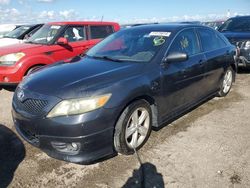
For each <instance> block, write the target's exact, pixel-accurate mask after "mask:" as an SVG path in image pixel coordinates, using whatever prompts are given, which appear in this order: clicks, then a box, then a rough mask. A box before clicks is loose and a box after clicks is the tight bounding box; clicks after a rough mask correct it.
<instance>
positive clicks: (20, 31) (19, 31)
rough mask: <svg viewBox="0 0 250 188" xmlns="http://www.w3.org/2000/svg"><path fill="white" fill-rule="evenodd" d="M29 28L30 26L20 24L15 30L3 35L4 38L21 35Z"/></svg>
mask: <svg viewBox="0 0 250 188" xmlns="http://www.w3.org/2000/svg"><path fill="white" fill-rule="evenodd" d="M30 28H31V26H21V27H18V28H16V29H15V30H13V31H11V32H9V33H7V34H6V35H4V38H14V39H16V38H19V37H20V36H21V35H23V34H24V33H25V32H26V31H28V30H29V29H30Z"/></svg>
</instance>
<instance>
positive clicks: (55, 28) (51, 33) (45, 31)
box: [26, 25, 62, 44]
mask: <svg viewBox="0 0 250 188" xmlns="http://www.w3.org/2000/svg"><path fill="white" fill-rule="evenodd" d="M61 29H62V26H60V25H44V26H43V27H42V28H41V29H39V30H38V31H37V32H36V33H35V34H34V35H32V36H31V37H30V38H29V39H28V40H27V41H26V43H33V44H50V43H51V42H52V41H53V40H54V39H55V38H56V36H57V35H58V33H59V31H60V30H61Z"/></svg>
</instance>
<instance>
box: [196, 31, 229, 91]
mask: <svg viewBox="0 0 250 188" xmlns="http://www.w3.org/2000/svg"><path fill="white" fill-rule="evenodd" d="M197 30H198V33H199V36H200V41H201V44H202V49H203V52H204V54H205V56H206V59H207V61H206V63H205V69H206V72H205V81H206V86H205V87H204V90H206V92H207V93H212V92H215V91H216V90H218V88H219V86H220V79H221V77H222V75H223V72H224V68H225V67H226V66H227V64H228V62H229V61H230V58H231V54H230V52H229V48H228V46H227V44H226V42H225V41H224V40H223V39H222V38H221V37H220V36H219V35H218V34H217V33H216V31H213V30H212V29H209V28H198V29H197Z"/></svg>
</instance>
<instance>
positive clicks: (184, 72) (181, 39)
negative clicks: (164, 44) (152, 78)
mask: <svg viewBox="0 0 250 188" xmlns="http://www.w3.org/2000/svg"><path fill="white" fill-rule="evenodd" d="M174 52H184V53H186V54H187V55H188V59H187V60H186V61H183V62H169V63H167V64H165V65H164V66H163V67H162V70H161V71H162V73H161V74H162V88H163V91H162V102H161V108H160V110H161V111H162V113H161V114H164V115H165V116H167V115H168V114H169V113H171V112H175V111H176V110H179V109H181V108H184V107H186V106H187V105H189V104H190V103H193V102H195V101H196V100H198V99H199V98H200V97H201V96H202V95H203V94H204V91H203V88H202V86H203V84H204V72H205V70H204V64H203V63H204V62H205V61H206V59H205V56H204V54H203V53H201V50H200V47H199V43H198V38H197V35H196V32H195V30H194V29H186V30H184V31H182V32H181V33H179V34H178V35H177V37H176V38H175V39H174V41H173V43H172V45H171V46H170V49H169V51H168V53H167V54H171V53H174Z"/></svg>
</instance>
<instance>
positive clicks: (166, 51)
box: [12, 24, 236, 164]
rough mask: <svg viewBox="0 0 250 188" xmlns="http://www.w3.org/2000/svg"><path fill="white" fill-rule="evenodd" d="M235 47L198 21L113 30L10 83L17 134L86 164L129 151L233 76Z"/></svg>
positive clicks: (221, 90) (220, 92)
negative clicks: (79, 53) (80, 52)
mask: <svg viewBox="0 0 250 188" xmlns="http://www.w3.org/2000/svg"><path fill="white" fill-rule="evenodd" d="M234 55H235V47H234V46H233V45H231V44H230V43H229V42H228V40H227V39H226V38H225V37H223V36H222V34H220V33H219V32H217V31H215V30H213V29H210V28H208V27H205V26H201V25H191V24H174V25H160V24H159V25H158V24H154V25H144V26H137V27H131V28H129V29H124V30H122V31H119V32H117V33H115V34H113V35H111V36H109V37H108V38H106V39H104V40H103V41H102V42H100V43H99V44H97V45H96V46H95V47H93V48H92V49H91V50H89V51H88V52H87V54H85V56H84V57H82V58H81V57H76V58H74V59H72V61H71V62H69V63H66V62H65V63H58V64H57V65H52V66H50V67H48V68H45V69H43V70H39V71H37V72H35V73H33V74H31V75H30V76H28V77H27V78H26V79H25V80H24V81H23V82H22V83H21V84H20V85H19V86H18V87H17V89H16V92H15V94H14V98H13V110H12V114H13V119H14V124H15V127H16V129H17V131H18V133H19V134H20V135H21V136H22V137H23V138H24V139H25V140H26V141H28V142H29V143H30V144H32V145H34V146H36V147H39V148H40V149H41V150H43V151H44V152H46V153H47V154H48V155H49V156H52V157H55V158H57V159H61V160H65V161H70V162H74V163H82V164H89V163H92V162H94V161H96V160H99V159H101V158H104V157H109V156H113V155H115V154H117V153H121V154H125V155H127V154H132V153H133V152H134V149H139V148H141V147H142V146H143V145H144V143H145V142H146V141H147V139H148V137H149V135H150V132H151V128H160V127H161V126H163V125H164V123H166V122H169V121H171V120H174V119H175V118H176V117H178V116H179V115H180V114H183V113H185V112H187V111H188V110H190V109H191V108H192V107H194V106H196V105H198V104H199V103H201V102H203V101H204V100H206V99H208V98H210V97H213V96H216V95H217V96H225V95H227V94H228V92H229V91H230V89H231V86H232V83H233V81H234V79H235V71H236V65H235V62H234Z"/></svg>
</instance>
